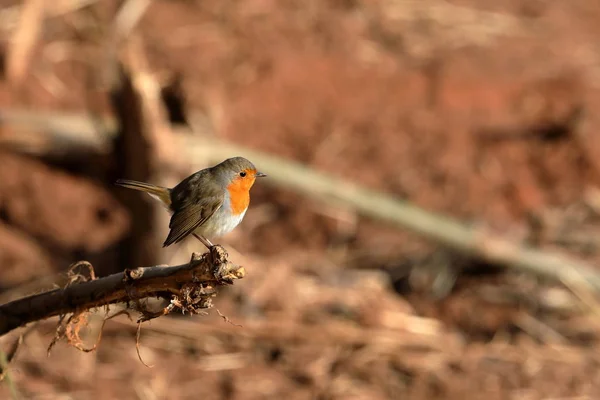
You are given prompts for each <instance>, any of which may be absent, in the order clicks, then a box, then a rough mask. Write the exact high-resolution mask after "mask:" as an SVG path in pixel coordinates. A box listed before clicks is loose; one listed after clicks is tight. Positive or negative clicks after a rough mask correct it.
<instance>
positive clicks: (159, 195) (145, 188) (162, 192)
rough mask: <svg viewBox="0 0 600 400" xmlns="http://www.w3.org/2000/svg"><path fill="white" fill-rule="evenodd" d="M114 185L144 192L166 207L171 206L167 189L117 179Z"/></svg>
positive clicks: (169, 193)
mask: <svg viewBox="0 0 600 400" xmlns="http://www.w3.org/2000/svg"><path fill="white" fill-rule="evenodd" d="M115 185H119V186H123V187H126V188H128V189H133V190H139V191H141V192H146V193H148V194H149V195H150V196H152V197H154V198H155V199H157V200H160V201H161V202H162V203H163V204H164V205H166V206H167V207H169V206H170V205H171V190H170V189H169V188H166V187H162V186H156V185H152V184H150V183H144V182H139V181H131V180H129V179H118V180H117V181H116V182H115Z"/></svg>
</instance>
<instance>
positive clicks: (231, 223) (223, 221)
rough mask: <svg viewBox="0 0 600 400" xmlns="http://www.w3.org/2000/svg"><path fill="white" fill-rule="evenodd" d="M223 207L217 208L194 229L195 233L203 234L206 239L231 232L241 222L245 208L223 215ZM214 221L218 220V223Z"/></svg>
mask: <svg viewBox="0 0 600 400" xmlns="http://www.w3.org/2000/svg"><path fill="white" fill-rule="evenodd" d="M222 210H223V208H221V209H219V210H218V211H217V212H216V213H215V215H213V217H212V218H210V220H209V221H207V222H206V223H205V224H204V225H202V226H200V227H198V228H197V229H196V231H195V232H196V233H197V234H199V235H202V236H204V237H205V238H207V239H209V240H210V239H211V238H217V237H220V236H223V235H226V234H228V233H229V232H231V231H232V230H233V229H234V228H235V227H236V226H238V225H239V224H240V222H242V220H243V219H244V216H245V215H246V211H247V209H246V210H244V212H243V213H241V214H239V215H231V214H230V213H228V214H229V215H227V216H224V215H223V214H224V212H223V211H222ZM216 221H219V222H218V223H217V222H216Z"/></svg>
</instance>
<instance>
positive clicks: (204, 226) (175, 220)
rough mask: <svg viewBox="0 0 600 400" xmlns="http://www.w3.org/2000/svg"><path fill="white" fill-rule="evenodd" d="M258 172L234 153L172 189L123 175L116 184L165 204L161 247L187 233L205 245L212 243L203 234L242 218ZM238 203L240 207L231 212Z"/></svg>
mask: <svg viewBox="0 0 600 400" xmlns="http://www.w3.org/2000/svg"><path fill="white" fill-rule="evenodd" d="M262 176H265V174H262V173H260V172H257V171H256V168H255V167H254V165H253V164H252V163H251V162H250V161H248V160H247V159H245V158H243V157H234V158H229V159H227V160H225V161H223V162H221V163H220V164H217V165H215V166H214V167H210V168H205V169H202V170H200V171H198V172H195V173H194V174H192V175H190V176H188V177H187V178H185V179H184V180H183V181H181V182H180V183H179V184H178V185H177V186H175V187H174V188H172V189H169V188H165V187H160V186H155V185H152V184H148V183H144V182H137V181H131V180H125V179H119V180H118V181H117V182H116V184H117V185H120V186H124V187H127V188H130V189H135V190H141V191H144V192H147V193H148V194H150V195H151V196H152V197H154V198H156V199H158V200H160V201H161V202H162V203H164V204H165V205H166V206H168V208H169V210H170V211H171V213H172V216H171V220H170V222H169V229H170V230H169V235H168V236H167V238H166V240H165V242H164V243H163V247H166V246H170V245H172V244H174V243H178V242H180V241H182V240H183V239H185V238H186V237H187V236H189V235H190V234H194V235H197V236H200V237H199V239H200V240H201V241H202V242H203V243H204V244H205V245H206V246H207V247H209V246H212V243H211V242H210V241H209V240H208V239H207V238H206V236H221V235H223V234H225V233H227V232H229V231H231V230H232V229H233V228H235V226H237V225H238V224H239V222H240V221H241V220H242V218H243V217H244V214H245V212H246V208H247V207H248V204H247V203H248V202H249V193H248V192H249V190H250V187H252V185H253V183H254V180H255V178H257V177H262ZM232 195H233V197H232ZM246 197H247V198H246ZM244 202H245V203H244ZM240 207H242V208H243V211H242V210H241V209H240V212H235V210H237V209H238V208H240Z"/></svg>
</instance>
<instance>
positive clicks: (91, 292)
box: [0, 246, 245, 335]
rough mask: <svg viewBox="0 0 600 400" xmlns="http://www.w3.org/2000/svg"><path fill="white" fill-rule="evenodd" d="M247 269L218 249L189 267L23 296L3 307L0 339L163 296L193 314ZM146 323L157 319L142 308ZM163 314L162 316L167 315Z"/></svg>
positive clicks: (140, 271) (146, 271) (138, 270)
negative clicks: (50, 321)
mask: <svg viewBox="0 0 600 400" xmlns="http://www.w3.org/2000/svg"><path fill="white" fill-rule="evenodd" d="M244 275H245V270H244V268H243V267H241V266H238V265H235V264H233V263H231V262H229V261H228V259H227V252H226V251H225V250H224V249H223V248H222V247H220V246H215V247H214V248H213V249H212V250H211V252H209V253H206V254H203V255H202V256H198V255H196V254H194V255H193V256H192V259H191V260H190V262H189V263H187V264H183V265H178V266H171V267H165V266H153V267H148V268H136V269H128V270H125V271H123V272H121V273H118V274H113V275H109V276H107V277H103V278H99V279H94V280H90V281H87V282H83V283H76V284H73V285H70V286H67V287H65V288H60V289H54V290H51V291H48V292H44V293H39V294H35V295H32V296H28V297H24V298H21V299H18V300H15V301H12V302H10V303H6V304H2V305H0V335H3V334H6V333H8V332H10V331H11V330H13V329H16V328H18V327H20V326H23V325H25V324H27V323H29V322H32V321H38V320H42V319H45V318H49V317H52V316H56V315H66V314H69V313H71V314H73V315H77V314H79V313H81V312H83V311H85V310H88V309H91V308H95V307H100V306H105V305H108V304H114V303H122V302H125V303H130V304H137V305H139V304H140V300H142V299H145V298H150V297H163V298H167V299H169V300H171V301H172V304H174V306H172V307H170V308H169V311H170V310H172V309H174V308H180V309H182V310H184V311H188V312H194V311H196V310H197V309H199V308H207V307H209V306H210V300H209V298H210V297H212V296H213V295H214V289H213V288H214V287H215V286H219V285H224V284H230V283H232V282H233V280H234V279H240V278H243V277H244ZM136 308H137V309H138V311H141V312H142V313H143V314H144V315H143V316H142V320H147V319H150V318H152V317H153V316H152V315H148V314H147V313H146V312H144V309H143V308H141V307H136ZM163 314H164V313H161V315H163Z"/></svg>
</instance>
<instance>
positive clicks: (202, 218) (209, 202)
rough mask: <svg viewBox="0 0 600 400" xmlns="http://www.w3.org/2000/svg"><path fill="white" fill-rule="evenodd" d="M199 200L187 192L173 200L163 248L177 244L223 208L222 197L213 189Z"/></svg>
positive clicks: (221, 194) (218, 191) (219, 192)
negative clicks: (168, 229) (167, 232)
mask: <svg viewBox="0 0 600 400" xmlns="http://www.w3.org/2000/svg"><path fill="white" fill-rule="evenodd" d="M206 192H207V191H206V189H205V190H204V196H203V197H202V199H199V198H197V197H195V196H193V195H191V194H190V193H189V192H188V193H187V195H182V196H179V198H177V197H176V198H175V199H174V202H173V203H172V205H171V208H172V210H173V215H172V216H171V222H170V223H169V228H170V231H169V235H168V236H167V239H166V240H165V242H164V243H163V247H166V246H170V245H172V244H173V243H178V242H180V241H181V240H183V239H184V238H185V237H186V236H188V235H189V234H191V233H192V232H194V231H195V230H196V228H198V227H199V226H201V225H202V224H204V223H205V222H206V221H207V220H208V219H209V218H210V217H211V216H212V215H213V214H214V213H215V212H216V211H217V210H218V209H219V208H221V207H222V206H223V200H224V195H223V193H221V191H220V190H218V189H215V190H213V191H211V192H210V193H206Z"/></svg>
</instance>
